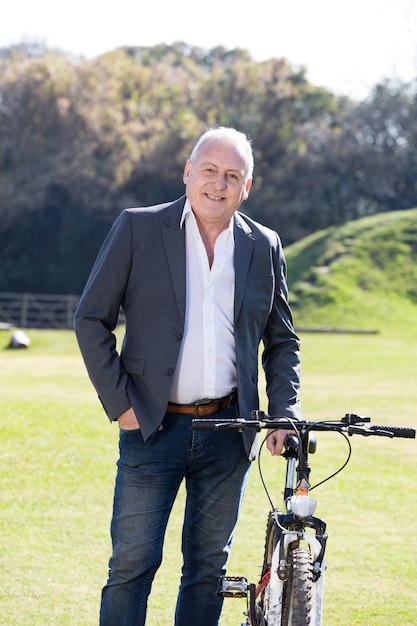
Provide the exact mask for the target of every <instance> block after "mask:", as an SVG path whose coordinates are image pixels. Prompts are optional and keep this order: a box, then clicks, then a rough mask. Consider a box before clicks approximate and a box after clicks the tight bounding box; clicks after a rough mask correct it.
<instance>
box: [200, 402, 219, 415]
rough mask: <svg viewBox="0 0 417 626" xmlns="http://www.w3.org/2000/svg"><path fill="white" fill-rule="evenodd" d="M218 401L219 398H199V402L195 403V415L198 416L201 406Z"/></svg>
mask: <svg viewBox="0 0 417 626" xmlns="http://www.w3.org/2000/svg"><path fill="white" fill-rule="evenodd" d="M216 402H217V400H210V399H207V400H199V401H198V402H195V403H194V406H195V416H196V417H198V416H199V410H200V407H204V406H210V404H215V403H216Z"/></svg>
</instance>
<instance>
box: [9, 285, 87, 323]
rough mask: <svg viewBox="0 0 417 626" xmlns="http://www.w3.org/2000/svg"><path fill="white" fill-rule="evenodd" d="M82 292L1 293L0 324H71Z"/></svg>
mask: <svg viewBox="0 0 417 626" xmlns="http://www.w3.org/2000/svg"><path fill="white" fill-rule="evenodd" d="M78 300H79V296H75V295H65V296H56V295H42V294H33V293H0V328H1V327H3V328H7V327H17V328H72V327H73V322H72V318H73V315H74V311H75V307H76V306H77V303H78Z"/></svg>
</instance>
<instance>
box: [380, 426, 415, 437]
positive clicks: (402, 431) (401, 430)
mask: <svg viewBox="0 0 417 626" xmlns="http://www.w3.org/2000/svg"><path fill="white" fill-rule="evenodd" d="M369 430H384V431H386V432H389V433H392V434H393V436H394V437H402V438H403V439H415V438H416V431H415V428H407V427H405V426H376V425H375V424H372V426H371V427H370V429H369Z"/></svg>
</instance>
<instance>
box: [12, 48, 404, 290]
mask: <svg viewBox="0 0 417 626" xmlns="http://www.w3.org/2000/svg"><path fill="white" fill-rule="evenodd" d="M416 86H417V83H416V84H411V85H404V84H393V83H388V82H386V83H383V84H380V85H377V86H375V88H374V91H373V93H372V94H371V96H370V97H369V98H368V99H367V100H365V101H364V102H359V103H358V102H353V101H351V100H349V99H348V98H346V97H336V96H335V95H333V94H332V93H330V92H329V91H327V90H325V89H323V88H320V87H316V86H314V85H312V84H310V83H309V82H308V80H307V78H306V74H305V70H304V68H294V67H292V66H291V64H290V63H289V62H288V61H287V60H285V59H270V60H268V61H265V62H262V63H257V62H255V61H254V60H253V59H252V58H251V57H250V55H249V54H248V52H247V51H245V50H240V49H236V50H226V49H224V48H222V47H218V48H214V49H212V50H209V51H204V50H202V49H200V48H192V47H190V46H188V45H187V44H185V43H176V44H174V45H170V46H168V45H159V46H155V47H152V48H146V47H137V48H131V47H130V48H120V49H117V50H115V51H113V52H109V53H107V54H104V55H102V56H100V57H98V58H96V59H94V60H91V61H86V60H77V59H73V58H70V57H68V56H66V55H64V54H62V53H60V52H59V51H51V50H48V49H43V48H42V47H36V46H33V45H31V46H30V45H26V46H24V45H22V46H16V47H13V48H9V49H3V50H2V51H0V211H1V221H0V259H1V263H0V290H1V291H24V290H27V291H37V292H44V293H69V292H75V293H78V292H80V290H81V289H82V286H83V284H84V282H85V279H86V276H87V273H88V271H89V268H90V266H91V263H92V262H93V259H94V257H95V255H96V253H97V250H98V247H99V245H100V243H101V241H102V239H103V237H104V234H105V233H106V231H107V230H108V228H109V226H110V224H111V222H112V221H113V219H114V218H115V216H116V215H117V214H118V213H119V211H120V210H121V209H122V208H124V207H126V206H141V205H147V204H151V203H156V202H160V201H161V202H162V201H166V200H170V199H174V198H176V197H178V196H179V195H181V194H182V193H183V189H184V187H183V184H182V170H183V166H184V162H185V160H186V159H187V157H188V155H189V153H190V151H191V148H192V146H193V144H194V142H195V140H196V139H197V137H198V136H199V135H200V134H201V133H202V132H203V131H204V130H205V129H206V128H207V127H208V126H217V125H227V126H234V127H236V128H238V129H239V130H242V131H244V132H246V133H248V134H249V135H250V137H251V138H252V141H253V146H254V152H255V177H254V185H253V187H252V191H251V195H250V198H249V200H248V201H247V203H246V204H245V206H244V210H245V211H246V212H248V213H250V214H251V216H252V217H254V218H255V219H259V220H260V221H263V222H264V223H266V224H268V225H270V226H271V227H273V228H275V229H277V230H278V231H279V232H280V234H281V236H282V238H283V240H284V243H285V244H289V243H291V242H294V241H296V240H299V239H300V238H302V237H303V236H305V235H307V234H309V233H312V232H314V231H315V230H317V229H319V228H323V227H327V226H329V225H332V224H341V223H344V222H346V221H347V220H350V219H356V218H359V217H362V216H365V215H370V214H373V213H377V212H382V211H390V210H398V209H404V208H410V207H413V206H417V183H416V180H417V179H416V176H415V172H416V171H417V146H416V142H417V89H416Z"/></svg>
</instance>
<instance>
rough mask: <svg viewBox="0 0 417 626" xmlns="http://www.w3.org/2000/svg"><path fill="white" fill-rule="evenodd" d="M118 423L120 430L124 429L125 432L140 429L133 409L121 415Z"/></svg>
mask: <svg viewBox="0 0 417 626" xmlns="http://www.w3.org/2000/svg"><path fill="white" fill-rule="evenodd" d="M117 422H118V424H119V428H123V430H137V429H138V428H140V426H139V422H138V420H137V419H136V415H135V412H134V410H133V408H132V407H130V409H128V410H127V411H125V412H124V413H122V414H121V415H119V417H118V418H117Z"/></svg>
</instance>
